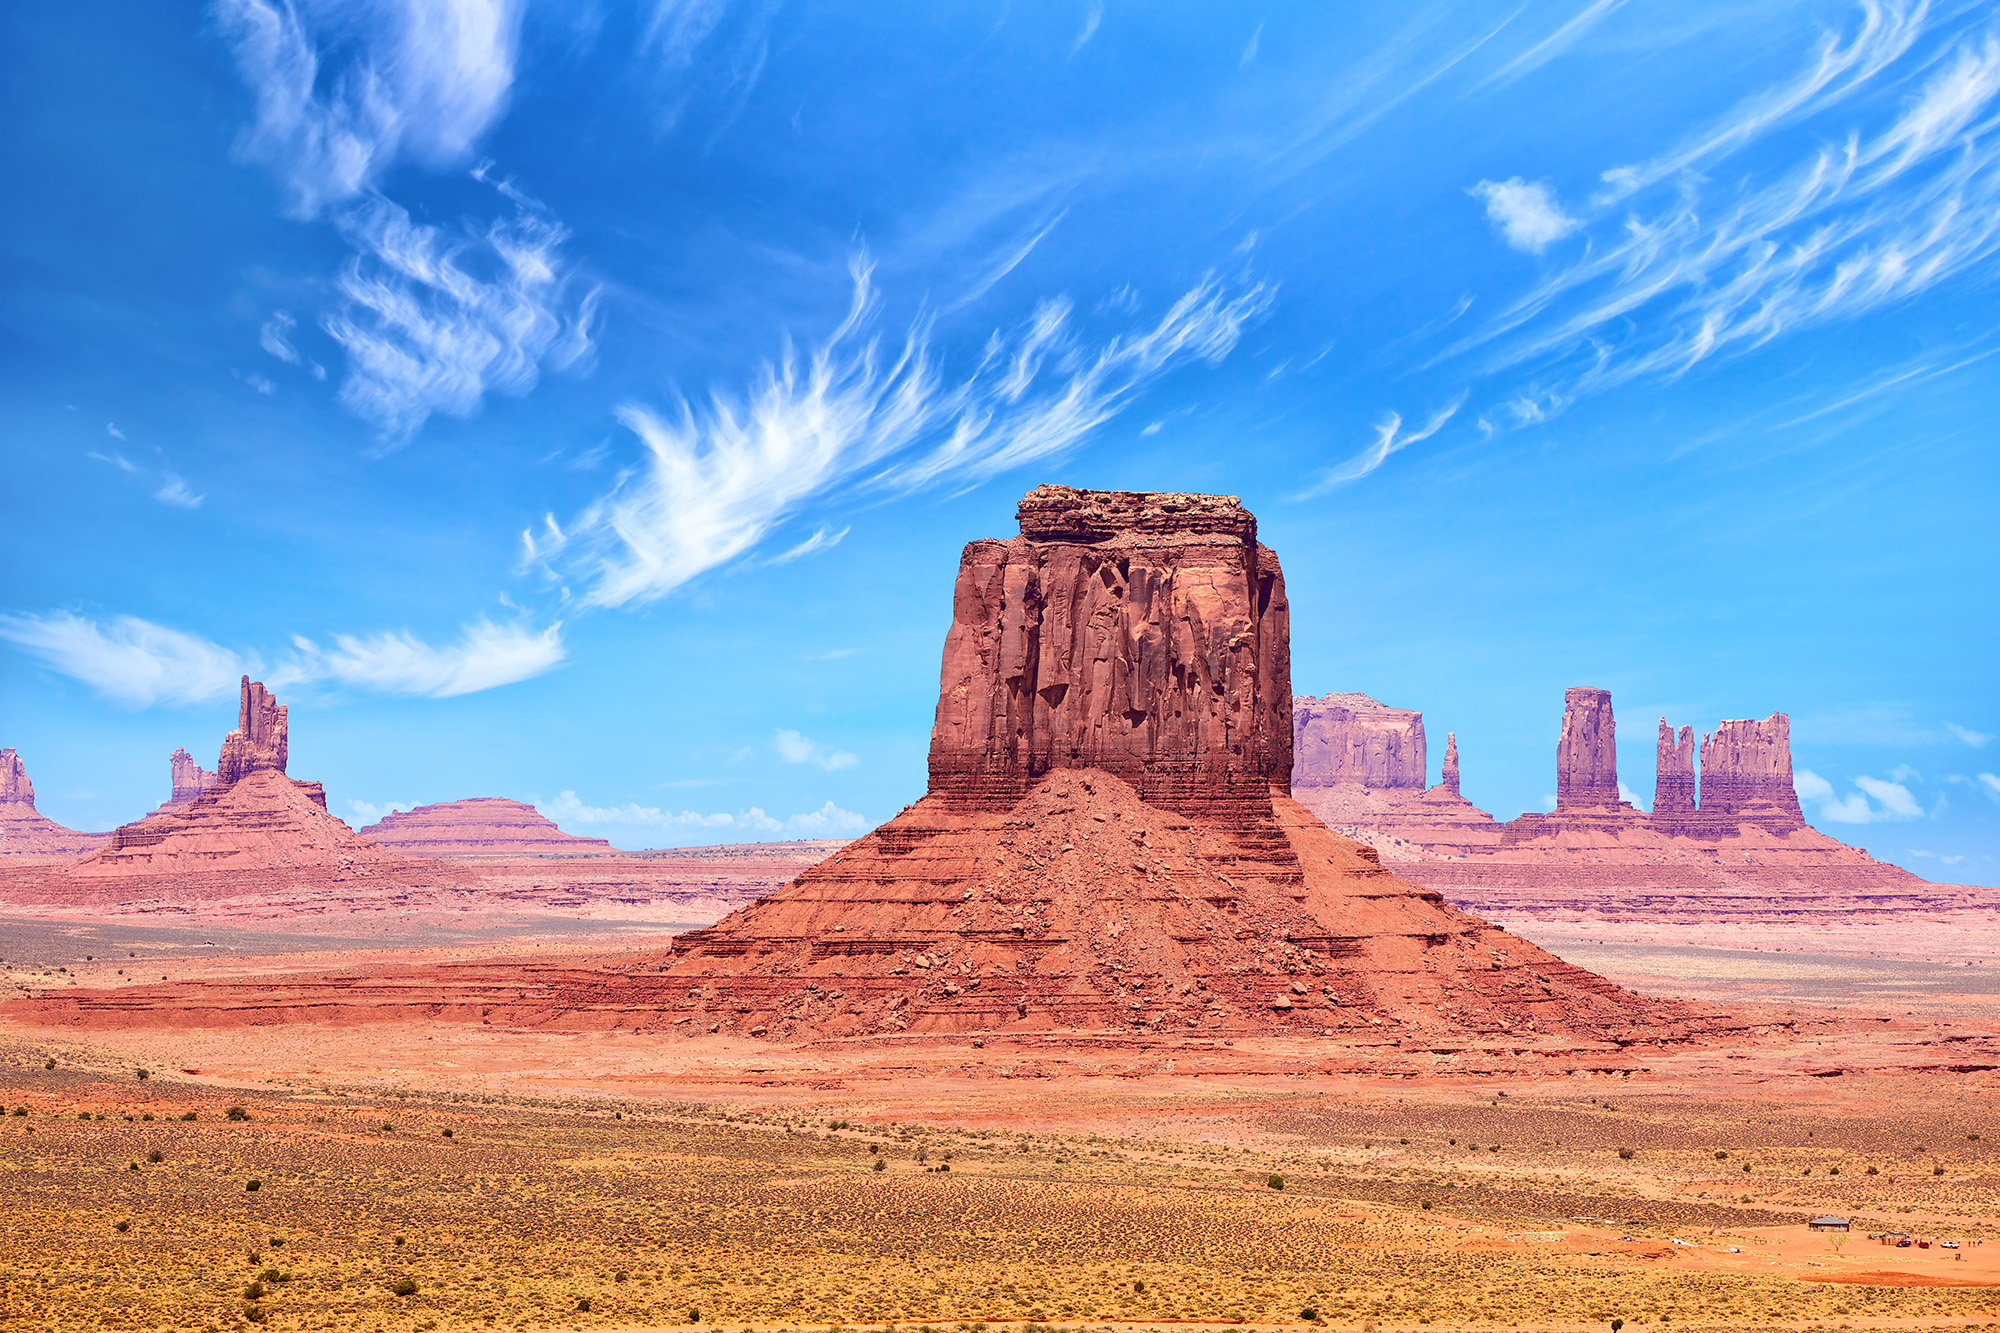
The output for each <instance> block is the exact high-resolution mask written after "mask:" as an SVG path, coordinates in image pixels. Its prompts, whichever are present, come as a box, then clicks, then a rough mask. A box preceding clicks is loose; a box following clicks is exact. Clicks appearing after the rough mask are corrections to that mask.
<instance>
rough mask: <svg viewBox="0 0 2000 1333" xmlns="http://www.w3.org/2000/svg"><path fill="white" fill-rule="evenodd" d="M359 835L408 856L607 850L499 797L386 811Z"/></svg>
mask: <svg viewBox="0 0 2000 1333" xmlns="http://www.w3.org/2000/svg"><path fill="white" fill-rule="evenodd" d="M361 836H362V837H364V838H367V839H369V840H370V841H371V842H374V843H377V844H378V845H380V846H383V847H387V848H389V849H391V850H392V851H398V852H405V853H408V854H409V855H412V856H593V855H610V854H611V851H612V848H611V844H610V843H609V842H608V841H606V840H605V839H603V838H580V837H577V836H576V835H575V834H572V833H565V832H563V831H562V830H561V829H559V828H557V827H556V825H555V821H553V820H551V819H549V818H548V817H547V816H546V815H544V814H543V813H542V812H541V811H539V810H537V809H535V807H534V806H532V805H528V804H525V803H524V802H521V801H510V800H507V799H505V798H504V797H499V796H477V797H473V798H472V799H470V800H464V801H447V802H444V803H441V804H438V805H420V806H418V807H417V808H416V809H414V810H409V811H392V812H391V813H389V814H387V815H384V816H383V817H382V819H381V821H380V822H379V823H374V824H370V825H368V826H367V827H366V828H364V829H362V830H361Z"/></svg>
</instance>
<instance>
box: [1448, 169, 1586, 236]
mask: <svg viewBox="0 0 2000 1333" xmlns="http://www.w3.org/2000/svg"><path fill="white" fill-rule="evenodd" d="M1467 193H1468V194H1470V195H1472V197H1473V198H1475V199H1479V200H1483V201H1484V202H1485V204H1486V217H1487V220H1488V221H1490V222H1492V223H1493V225H1494V226H1496V227H1498V228H1499V229H1500V234H1501V236H1502V237H1504V238H1505V239H1506V241H1507V244H1509V245H1511V246H1513V247H1514V248H1515V249H1516V250H1527V251H1529V252H1531V253H1534V254H1540V253H1541V252H1542V251H1543V250H1545V249H1547V248H1548V247H1549V246H1550V245H1551V244H1553V243H1554V242H1556V241H1559V240H1561V239H1562V238H1563V237H1565V236H1567V235H1569V234H1570V233H1571V232H1573V231H1575V230H1576V229H1577V228H1578V227H1580V226H1582V225H1583V224H1582V223H1580V222H1578V221H1577V220H1576V219H1575V218H1573V217H1571V216H1569V215H1568V214H1567V213H1565V212H1563V211H1562V207H1561V206H1560V205H1559V204H1557V203H1556V199H1555V195H1553V194H1551V193H1550V192H1549V187H1548V186H1546V185H1544V184H1542V183H1541V182H1540V181H1526V180H1522V179H1521V178H1520V177H1519V176H1512V177H1509V178H1508V179H1506V180H1504V181H1481V182H1479V184H1477V185H1475V186H1473V187H1472V188H1471V189H1470V190H1468V191H1467Z"/></svg>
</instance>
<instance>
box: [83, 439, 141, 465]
mask: <svg viewBox="0 0 2000 1333" xmlns="http://www.w3.org/2000/svg"><path fill="white" fill-rule="evenodd" d="M119 438H120V439H123V438H124V437H123V436H120V437H119ZM85 456H86V457H89V458H93V459H96V460H97V461H98V462H100V463H109V464H110V465H111V466H112V467H115V468H117V469H118V470H119V471H120V472H127V473H132V472H137V471H138V470H139V468H138V465H137V464H135V463H134V462H133V461H132V460H131V459H129V458H127V457H126V456H125V455H123V454H120V453H110V454H100V453H98V452H97V451H96V450H95V449H92V450H89V451H88V452H87V453H86V455H85Z"/></svg>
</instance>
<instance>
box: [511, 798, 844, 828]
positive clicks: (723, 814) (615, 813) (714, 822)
mask: <svg viewBox="0 0 2000 1333" xmlns="http://www.w3.org/2000/svg"><path fill="white" fill-rule="evenodd" d="M534 805H535V808H536V809H537V810H539V811H541V812H542V814H543V815H545V816H547V817H548V818H549V819H551V820H553V821H555V823H556V824H557V825H558V826H563V827H567V826H569V825H593V824H597V825H601V824H612V825H621V824H622V825H626V826H628V827H636V828H665V829H713V830H722V831H725V832H748V833H794V834H805V835H808V836H819V837H824V836H826V835H828V834H839V833H858V832H860V831H862V830H864V829H866V828H867V827H868V824H867V821H866V820H864V819H863V818H862V817H861V816H860V815H858V814H855V813H854V812H853V811H852V810H843V809H841V808H840V807H839V806H837V805H835V804H834V803H833V802H832V801H828V802H827V803H826V804H825V805H823V806H821V807H820V808H819V809H817V810H808V811H806V812H804V813H802V814H796V815H792V816H790V817H789V818H787V819H777V818H774V817H773V816H771V815H769V814H766V813H765V812H764V810H763V809H762V808H760V807H758V806H754V805H753V806H751V807H750V808H749V809H747V810H739V811H736V812H734V813H731V812H729V811H719V812H715V813H703V812H701V811H696V810H662V809H660V808H659V807H657V806H650V805H640V804H638V803H637V802H627V803H626V804H624V805H608V806H607V805H586V804H584V803H583V801H581V800H580V799H578V797H577V794H576V793H575V792H573V791H565V792H563V793H561V794H560V795H558V796H557V797H556V798H555V799H554V800H552V801H536V802H535V803H534Z"/></svg>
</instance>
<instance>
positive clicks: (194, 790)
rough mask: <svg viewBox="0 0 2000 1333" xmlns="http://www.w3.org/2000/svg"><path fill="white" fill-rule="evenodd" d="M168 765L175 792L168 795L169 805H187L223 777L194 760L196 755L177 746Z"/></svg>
mask: <svg viewBox="0 0 2000 1333" xmlns="http://www.w3.org/2000/svg"><path fill="white" fill-rule="evenodd" d="M167 767H168V769H169V770H170V771H171V773H172V774H173V783H174V788H173V794H172V795H171V796H169V797H167V804H168V805H186V804H187V803H188V802H189V801H192V800H194V799H195V798H196V797H197V796H200V795H201V794H202V793H203V792H205V791H207V790H208V789H209V788H211V787H214V786H216V785H218V784H219V783H220V782H221V779H220V778H218V777H217V776H216V775H215V774H213V773H211V772H209V771H208V770H207V769H205V768H203V767H202V766H201V765H200V764H197V763H196V762H195V761H194V756H193V755H191V754H189V753H188V752H187V751H186V750H185V749H182V748H176V749H175V750H174V752H173V753H172V754H170V755H168V756H167Z"/></svg>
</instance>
